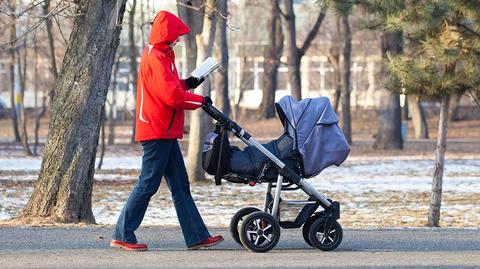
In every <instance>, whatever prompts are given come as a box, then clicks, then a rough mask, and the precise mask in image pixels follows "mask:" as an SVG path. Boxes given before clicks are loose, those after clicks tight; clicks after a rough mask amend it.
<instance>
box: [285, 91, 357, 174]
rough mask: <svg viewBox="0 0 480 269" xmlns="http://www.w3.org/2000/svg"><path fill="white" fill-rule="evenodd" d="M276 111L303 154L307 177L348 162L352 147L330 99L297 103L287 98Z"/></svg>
mask: <svg viewBox="0 0 480 269" xmlns="http://www.w3.org/2000/svg"><path fill="white" fill-rule="evenodd" d="M276 109H277V113H278V115H279V117H280V120H281V121H282V124H283V126H284V127H285V131H286V132H288V133H289V134H290V135H291V136H292V137H293V139H294V143H293V144H294V149H296V150H298V151H299V152H300V154H301V157H302V160H303V169H304V173H305V176H306V177H311V176H314V175H317V174H318V173H320V172H321V171H322V170H323V169H324V168H325V167H327V166H329V165H332V164H335V165H340V164H341V163H342V162H343V161H345V159H346V158H347V156H348V153H349V152H350V147H349V146H348V143H347V140H346V139H345V136H344V134H343V132H342V130H341V129H340V128H339V126H338V117H337V115H336V114H335V111H334V110H333V108H332V106H331V104H330V100H329V99H328V98H327V97H319V98H306V99H303V100H301V101H298V102H297V101H296V100H295V99H293V97H291V96H285V97H283V98H282V99H280V101H279V102H278V103H277V104H276Z"/></svg>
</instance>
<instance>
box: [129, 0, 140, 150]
mask: <svg viewBox="0 0 480 269" xmlns="http://www.w3.org/2000/svg"><path fill="white" fill-rule="evenodd" d="M136 7H137V0H133V1H132V10H131V11H130V15H129V16H128V40H129V42H128V46H129V49H130V68H131V73H132V76H133V88H132V89H133V96H134V98H135V97H136V96H137V83H138V70H137V68H138V67H137V58H138V51H137V46H136V45H135V31H134V29H135V27H136V26H135V9H136ZM132 115H134V116H133V120H132V136H131V137H130V143H132V144H133V143H135V128H136V120H137V118H136V116H135V115H137V112H136V107H135V106H134V107H133V114H132Z"/></svg>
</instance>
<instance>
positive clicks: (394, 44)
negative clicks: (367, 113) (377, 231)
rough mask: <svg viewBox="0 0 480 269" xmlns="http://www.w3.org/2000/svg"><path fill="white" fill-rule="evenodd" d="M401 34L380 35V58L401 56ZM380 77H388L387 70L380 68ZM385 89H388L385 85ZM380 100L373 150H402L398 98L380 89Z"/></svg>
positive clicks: (392, 91) (391, 91)
mask: <svg viewBox="0 0 480 269" xmlns="http://www.w3.org/2000/svg"><path fill="white" fill-rule="evenodd" d="M402 43H403V38H402V32H399V31H396V32H384V33H383V34H382V46H381V47H382V58H383V59H387V55H388V54H390V55H398V54H401V53H402V51H403V49H402ZM381 76H382V77H388V70H387V68H386V67H385V66H384V67H382V74H381ZM387 87H389V86H388V85H387ZM380 93H381V96H382V97H381V98H380V104H379V107H378V110H377V118H378V129H377V135H376V137H375V142H374V144H373V147H374V148H382V149H402V148H403V140H402V133H401V121H402V116H401V108H400V96H399V94H398V91H395V90H394V89H382V90H381V91H380Z"/></svg>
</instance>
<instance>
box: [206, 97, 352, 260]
mask: <svg viewBox="0 0 480 269" xmlns="http://www.w3.org/2000/svg"><path fill="white" fill-rule="evenodd" d="M202 108H203V110H204V111H205V112H206V113H207V114H208V115H209V116H210V117H212V118H213V119H214V120H216V121H217V124H220V125H221V126H222V127H223V128H226V129H227V130H228V131H229V132H231V133H233V135H234V136H236V137H237V138H239V139H240V140H241V141H243V142H244V143H245V144H246V145H248V146H253V147H255V148H257V149H258V150H259V151H260V152H262V153H263V154H264V155H265V156H267V157H268V158H269V159H270V160H271V161H272V162H273V163H274V164H275V165H276V168H277V171H278V177H277V181H276V183H273V182H269V183H268V185H267V191H266V193H265V202H264V207H263V212H261V213H259V212H251V211H252V210H246V212H245V214H243V215H242V214H239V213H241V212H240V211H242V210H240V211H239V212H237V214H236V215H238V214H239V216H234V217H233V219H232V224H231V227H230V228H231V231H232V229H233V230H236V229H238V228H237V226H238V225H239V222H240V221H242V220H243V223H242V228H241V230H242V231H243V230H244V229H245V227H244V226H248V225H246V224H245V222H247V220H248V219H249V218H253V216H252V215H254V216H255V217H256V218H258V219H262V221H267V222H270V225H273V226H279V227H278V229H279V228H280V227H281V228H284V229H293V228H300V227H301V226H302V225H303V226H304V227H303V237H304V239H305V241H306V242H307V243H308V244H309V245H311V246H312V245H313V246H314V247H316V248H318V249H321V250H333V249H335V248H336V247H337V246H338V245H339V244H340V242H341V240H342V236H343V232H342V230H341V226H340V224H338V222H337V220H338V219H339V218H340V204H339V203H338V202H336V201H332V200H330V199H328V198H327V197H326V196H325V195H323V194H322V193H321V192H319V191H317V190H316V189H315V188H313V187H312V186H311V185H310V184H309V183H307V181H306V180H305V179H304V178H303V177H301V176H300V175H298V174H297V173H295V171H293V170H292V169H291V168H290V167H288V166H287V165H286V164H285V163H283V162H282V161H281V160H280V159H278V158H277V157H276V156H275V155H274V154H272V153H271V152H270V151H269V150H267V149H266V148H265V147H264V146H263V145H262V144H260V143H259V142H258V141H257V140H255V139H254V138H253V137H252V136H251V135H250V134H249V133H248V132H246V131H245V130H244V129H243V128H242V127H241V126H239V125H238V124H237V123H236V122H234V121H232V120H230V119H229V118H228V117H227V116H225V115H224V114H223V113H222V112H220V111H219V110H218V109H216V108H215V107H214V106H213V105H212V104H208V103H207V104H205V105H204V106H203V107H202ZM215 180H217V176H216V178H215ZM218 180H220V179H218ZM254 183H255V182H254ZM292 185H295V187H291V186H292ZM273 189H275V195H274V196H272V190H273ZM298 189H301V190H302V191H303V192H305V193H306V194H307V195H309V198H308V200H305V201H287V200H282V199H281V192H282V190H284V191H291V190H298ZM280 203H282V204H287V205H288V204H295V205H304V206H303V208H302V209H301V211H300V213H299V214H298V215H297V217H296V218H295V220H294V221H280V219H279V213H280V206H279V205H280ZM319 206H321V207H323V209H324V211H321V212H316V210H317V209H318V207H319ZM246 209H249V208H246ZM250 209H252V208H250ZM246 213H248V214H246ZM261 214H263V215H262V216H260V215H261ZM257 215H258V216H257ZM266 215H269V216H266ZM236 218H237V219H238V220H237V219H236ZM254 222H255V221H254ZM275 222H276V223H275ZM258 223H259V222H258ZM258 223H257V226H258ZM307 225H308V227H307ZM332 229H336V230H333V231H335V232H336V236H335V240H333V239H332V238H330V239H331V241H332V242H330V243H329V244H325V242H324V241H325V238H326V237H328V236H329V235H330V234H331V233H332V232H331V231H332ZM265 230H266V229H265ZM313 230H315V231H313ZM338 230H339V231H338ZM242 231H237V232H238V233H239V234H240V236H238V235H237V237H236V234H235V231H232V236H233V238H234V239H235V240H236V241H237V242H238V243H241V244H243V246H245V247H246V248H247V249H249V250H252V251H255V252H266V251H269V250H270V249H272V248H273V247H274V246H275V245H276V243H277V242H278V238H276V239H275V238H274V240H272V241H275V240H276V242H273V243H272V244H271V245H268V246H267V247H263V248H260V247H257V246H256V243H257V242H258V241H261V240H259V239H258V238H260V239H262V238H263V237H261V236H263V231H262V232H261V233H262V234H257V239H256V240H255V242H253V243H255V244H250V243H252V242H247V241H253V240H248V236H249V234H248V233H253V232H252V231H247V233H246V234H245V233H244V234H242ZM279 232H280V231H278V236H277V237H279V235H280V234H279ZM257 233H260V232H257ZM319 234H320V237H319ZM242 235H243V236H242ZM239 237H240V240H237V239H239ZM265 238H266V237H265ZM270 239H271V238H270ZM267 240H268V238H267ZM239 241H240V242H239ZM264 241H266V240H264ZM267 243H268V242H267Z"/></svg>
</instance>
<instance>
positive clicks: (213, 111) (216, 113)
mask: <svg viewBox="0 0 480 269" xmlns="http://www.w3.org/2000/svg"><path fill="white" fill-rule="evenodd" d="M202 109H203V111H205V112H206V113H207V114H208V115H209V116H210V117H212V118H213V119H214V120H216V121H219V122H228V121H232V120H230V119H229V118H228V117H227V116H225V114H223V113H222V112H221V111H220V110H218V109H217V108H216V107H214V106H213V105H212V104H209V103H206V104H204V105H203V106H202Z"/></svg>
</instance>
